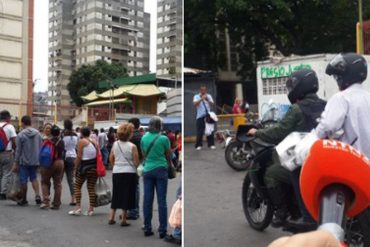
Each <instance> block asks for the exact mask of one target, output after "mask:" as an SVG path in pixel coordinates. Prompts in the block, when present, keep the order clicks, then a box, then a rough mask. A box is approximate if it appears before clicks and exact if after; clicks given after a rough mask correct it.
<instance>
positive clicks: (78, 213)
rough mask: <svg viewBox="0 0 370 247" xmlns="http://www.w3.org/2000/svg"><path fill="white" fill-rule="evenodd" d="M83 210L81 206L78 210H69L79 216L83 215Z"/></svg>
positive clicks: (71, 213) (70, 213)
mask: <svg viewBox="0 0 370 247" xmlns="http://www.w3.org/2000/svg"><path fill="white" fill-rule="evenodd" d="M81 212H82V210H81V208H79V209H76V210H72V211H69V212H68V214H69V215H76V216H78V215H81Z"/></svg>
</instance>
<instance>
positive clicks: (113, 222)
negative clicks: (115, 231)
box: [108, 220, 116, 225]
mask: <svg viewBox="0 0 370 247" xmlns="http://www.w3.org/2000/svg"><path fill="white" fill-rule="evenodd" d="M114 224H116V221H115V220H109V221H108V225H114Z"/></svg>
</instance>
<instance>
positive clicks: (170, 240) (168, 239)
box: [164, 235, 181, 245]
mask: <svg viewBox="0 0 370 247" xmlns="http://www.w3.org/2000/svg"><path fill="white" fill-rule="evenodd" d="M164 241H165V242H167V243H173V244H177V245H181V239H178V238H175V237H173V236H172V235H167V236H166V237H165V238H164Z"/></svg>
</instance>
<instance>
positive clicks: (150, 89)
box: [97, 84, 163, 99]
mask: <svg viewBox="0 0 370 247" xmlns="http://www.w3.org/2000/svg"><path fill="white" fill-rule="evenodd" d="M162 94H163V92H161V91H160V90H159V88H158V87H157V86H156V85H147V84H139V85H128V86H121V87H119V88H117V89H115V90H111V89H110V90H107V91H105V92H104V93H102V94H98V95H97V96H98V97H99V98H103V99H108V98H111V97H112V96H113V98H115V97H119V96H122V95H133V96H141V97H148V96H155V95H162Z"/></svg>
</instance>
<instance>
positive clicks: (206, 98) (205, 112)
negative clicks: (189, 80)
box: [193, 85, 216, 150]
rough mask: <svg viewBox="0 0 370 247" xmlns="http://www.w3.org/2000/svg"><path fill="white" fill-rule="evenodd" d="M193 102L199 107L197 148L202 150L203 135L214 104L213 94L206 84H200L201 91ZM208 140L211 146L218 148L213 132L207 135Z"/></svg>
mask: <svg viewBox="0 0 370 247" xmlns="http://www.w3.org/2000/svg"><path fill="white" fill-rule="evenodd" d="M193 104H194V106H195V107H196V109H197V115H196V128H197V140H196V143H195V148H196V149H197V150H201V149H202V146H203V135H204V131H205V128H206V121H207V119H209V112H210V111H211V106H212V105H213V104H214V102H213V98H212V96H211V95H210V94H208V93H207V87H206V86H204V85H202V86H200V88H199V93H198V94H196V95H194V98H193ZM207 142H208V147H209V148H211V149H216V146H215V140H214V136H213V133H212V134H210V135H208V136H207Z"/></svg>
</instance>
